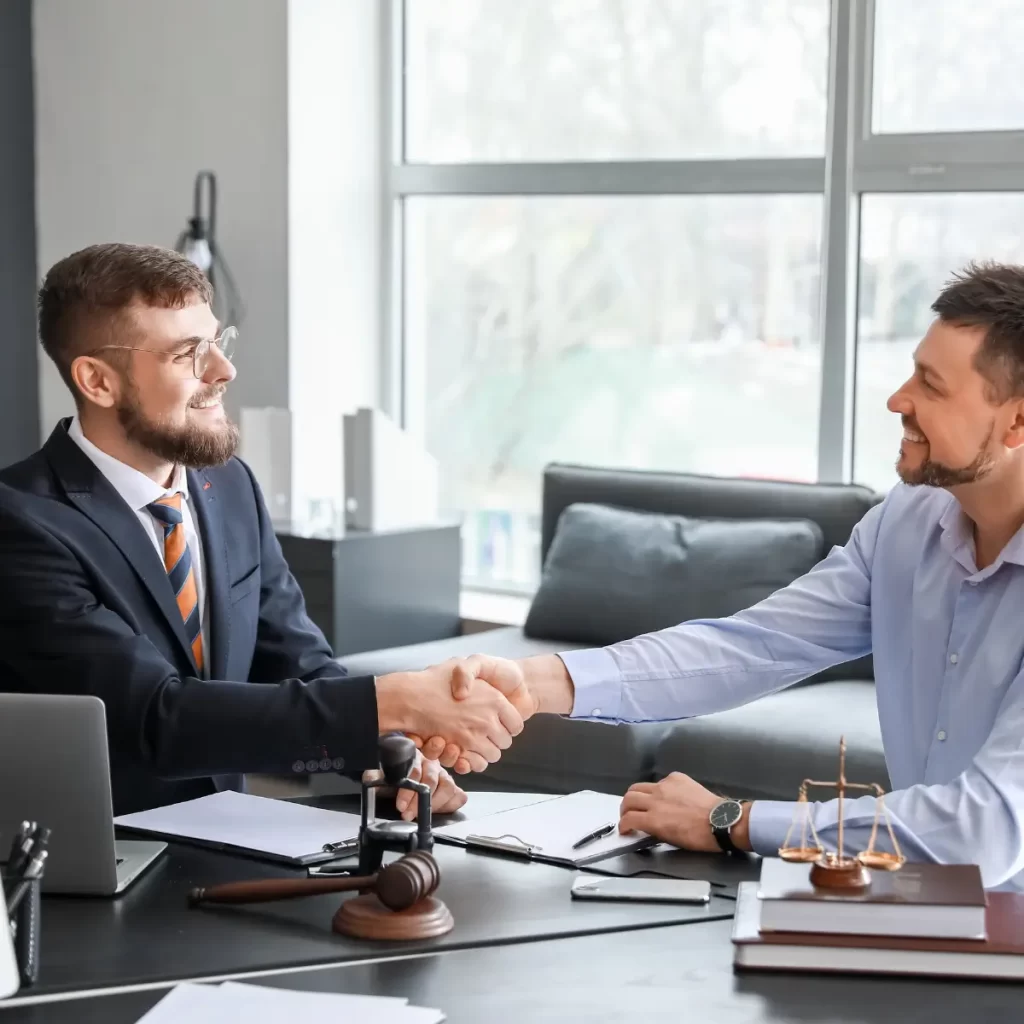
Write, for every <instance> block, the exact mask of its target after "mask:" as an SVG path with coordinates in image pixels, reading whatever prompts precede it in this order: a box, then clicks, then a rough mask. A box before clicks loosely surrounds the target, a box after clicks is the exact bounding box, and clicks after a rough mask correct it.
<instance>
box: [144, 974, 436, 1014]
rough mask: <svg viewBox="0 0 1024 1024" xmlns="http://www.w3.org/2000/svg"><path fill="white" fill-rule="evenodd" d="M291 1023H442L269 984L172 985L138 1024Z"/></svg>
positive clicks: (393, 1005) (370, 1002) (382, 1003)
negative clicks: (273, 986) (315, 1021)
mask: <svg viewBox="0 0 1024 1024" xmlns="http://www.w3.org/2000/svg"><path fill="white" fill-rule="evenodd" d="M186 1020H187V1021H188V1024H294V1022H295V1021H299V1020H322V1021H344V1022H345V1024H440V1021H443V1020H444V1014H443V1013H441V1011H440V1010H428V1009H426V1008H424V1007H422V1006H409V1001H408V1000H407V999H402V998H400V997H391V996H348V995H339V994H336V993H333V992H296V991H294V990H293V989H284V988H271V987H270V986H267V985H243V984H240V983H239V982H233V981H225V982H223V983H221V984H220V985H198V984H193V983H191V982H183V983H182V984H180V985H176V986H175V987H174V988H173V989H171V991H170V992H168V993H167V995H166V996H164V998H163V999H161V1000H160V1002H159V1003H157V1004H156V1006H154V1007H153V1009H151V1010H150V1011H149V1012H148V1013H146V1014H145V1015H144V1016H142V1017H140V1018H139V1021H138V1024H181V1022H182V1021H186Z"/></svg>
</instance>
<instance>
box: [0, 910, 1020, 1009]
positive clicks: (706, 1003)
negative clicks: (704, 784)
mask: <svg viewBox="0 0 1024 1024" xmlns="http://www.w3.org/2000/svg"><path fill="white" fill-rule="evenodd" d="M731 928H732V923H731V922H730V921H713V922H709V923H707V924H700V925H696V926H686V927H669V928H655V929H647V930H643V931H631V932H624V933H620V934H611V935H608V934H606V935H590V936H585V937H580V938H573V939H556V940H550V941H544V942H533V943H526V944H520V945H515V946H504V947H493V946H492V947H488V948H484V949H471V950H463V951H458V952H452V953H442V954H440V955H425V956H419V957H414V958H412V959H405V960H395V961H390V962H382V963H381V962H378V963H368V964H359V963H353V964H350V965H348V966H342V967H329V968H326V969H317V970H308V971H300V972H294V973H288V974H284V975H276V976H275V975H270V976H264V977H261V978H257V979H253V980H252V981H251V982H250V983H254V984H261V985H274V986H279V987H282V988H291V989H305V990H313V991H320V992H349V993H361V994H373V995H391V996H406V997H407V998H408V999H409V1000H410V1002H411V1003H412V1004H414V1005H419V1006H429V1007H434V1008H437V1009H440V1010H443V1011H444V1012H445V1013H446V1014H447V1018H448V1024H480V1022H481V1021H493V1020H502V1021H510V1022H515V1024H554V1022H558V1024H564V1022H565V1021H586V1022H587V1024H610V1022H612V1021H615V1022H619V1021H643V1022H645V1024H649V1022H659V1021H664V1022H666V1024H669V1022H671V1024H679V1022H680V1021H694V1022H699V1024H760V1022H787V1024H791V1022H807V1024H890V1022H891V1021H894V1020H898V1021H900V1022H901V1024H954V1022H955V1024H963V1022H964V1021H970V1022H972V1024H973V1022H975V1021H999V1022H1000V1024H1002V1022H1005V1021H1012V1020H1018V1019H1019V1018H1020V1013H1021V1011H1020V1005H1021V987H1020V986H1019V985H1015V984H1010V983H990V984H989V983H980V982H952V981H939V980H929V981H920V980H913V979H909V978H871V977H851V976H844V975H838V974H834V975H811V974H794V973H785V974H782V973H779V974H768V973H753V972H746V973H740V974H737V973H734V972H733V969H732V945H731V943H730V941H729V939H730V933H731ZM165 994H166V989H161V990H158V991H154V990H150V991H146V992H135V993H130V994H125V995H111V996H103V997H97V998H92V999H80V1000H70V1001H66V1002H61V1003H52V1004H49V1005H38V1006H25V1007H21V1008H17V1007H15V1008H11V1009H10V1010H8V1011H6V1012H4V1011H0V1024H43V1022H45V1024H134V1022H135V1021H137V1020H138V1019H139V1017H141V1016H142V1014H143V1013H145V1012H146V1010H148V1009H149V1008H150V1007H151V1006H153V1005H154V1004H155V1003H156V1002H158V1001H159V1000H160V999H161V998H162V997H163V996H164V995H165ZM2 1005H3V1004H2V1003H0V1006H2Z"/></svg>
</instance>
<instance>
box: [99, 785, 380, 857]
mask: <svg viewBox="0 0 1024 1024" xmlns="http://www.w3.org/2000/svg"><path fill="white" fill-rule="evenodd" d="M359 820H360V819H359V815H358V814H348V813H347V812H345V811H325V810H322V809H321V808H319V807H309V806H307V805H305V804H296V803H291V802H289V801H287V800H274V799H272V798H270V797H265V796H252V795H250V794H248V793H236V792H235V791H234V790H225V791H224V792H222V793H211V794H210V795H209V796H201V797H198V798H197V799H195V800H184V801H182V802H181V803H177V804H168V805H167V806H166V807H154V808H153V809H152V810H149V811H136V812H135V813H134V814H122V815H120V816H119V817H117V818H115V819H114V824H116V825H125V826H128V827H131V828H136V829H143V830H145V831H147V832H154V833H157V834H159V835H165V836H182V837H184V838H189V839H201V840H204V841H206V842H212V843H222V844H225V845H229V846H238V847H241V848H243V849H246V850H252V851H254V852H256V853H269V854H273V855H276V856H280V857H291V858H294V859H296V860H298V859H301V858H303V857H308V856H311V855H313V854H318V853H321V852H322V850H323V846H324V844H325V843H338V842H342V841H344V840H346V839H354V838H356V836H358V835H359Z"/></svg>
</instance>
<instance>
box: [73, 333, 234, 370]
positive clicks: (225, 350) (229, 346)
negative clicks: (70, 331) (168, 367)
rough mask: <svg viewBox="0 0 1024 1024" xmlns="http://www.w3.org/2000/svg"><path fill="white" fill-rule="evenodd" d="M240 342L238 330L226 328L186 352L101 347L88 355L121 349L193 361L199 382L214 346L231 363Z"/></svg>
mask: <svg viewBox="0 0 1024 1024" xmlns="http://www.w3.org/2000/svg"><path fill="white" fill-rule="evenodd" d="M237 340H238V328H237V327H225V328H224V330H223V331H221V332H220V335H219V337H216V338H214V339H213V340H212V341H211V340H210V339H209V338H204V339H203V340H202V341H200V342H197V343H196V344H195V345H194V346H193V347H192V348H190V349H187V350H186V351H184V352H177V353H173V352H163V351H161V350H160V349H155V348H139V347H137V346H135V345H100V347H99V348H95V349H93V350H92V352H89V353H87V354H88V355H92V354H93V353H94V352H103V351H105V350H106V349H111V348H113V349H121V350H123V351H125V352H151V353H152V354H153V355H157V356H170V357H171V361H172V362H175V363H178V362H184V361H185V360H189V359H190V360H191V361H192V373H193V375H194V376H195V377H196V379H197V380H202V379H203V375H204V374H205V373H206V371H207V369H208V368H209V366H210V353H211V352H212V351H213V348H214V346H216V347H217V348H218V349H219V350H220V354H221V355H222V356H223V357H224V358H225V359H226V360H227V361H228V362H229V363H230V362H231V361H232V359H234V355H235V342H236V341H237Z"/></svg>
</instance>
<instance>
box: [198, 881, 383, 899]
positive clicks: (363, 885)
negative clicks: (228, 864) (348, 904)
mask: <svg viewBox="0 0 1024 1024" xmlns="http://www.w3.org/2000/svg"><path fill="white" fill-rule="evenodd" d="M376 884H377V876H376V875H355V876H346V877H343V878H261V879H256V880H254V881H251V882H226V883H225V884H224V885H213V886H210V887H209V888H201V887H198V886H197V887H196V888H194V889H191V890H189V894H188V901H189V903H190V904H191V905H192V906H195V905H196V904H197V903H269V902H270V901H272V900H290V899H294V898H296V897H298V896H317V895H320V894H322V893H330V892H352V891H353V890H355V889H372V888H373V887H374V886H375V885H376Z"/></svg>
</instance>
